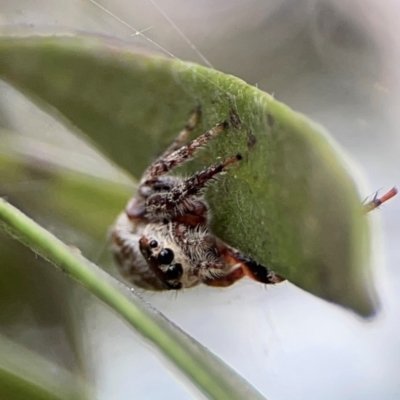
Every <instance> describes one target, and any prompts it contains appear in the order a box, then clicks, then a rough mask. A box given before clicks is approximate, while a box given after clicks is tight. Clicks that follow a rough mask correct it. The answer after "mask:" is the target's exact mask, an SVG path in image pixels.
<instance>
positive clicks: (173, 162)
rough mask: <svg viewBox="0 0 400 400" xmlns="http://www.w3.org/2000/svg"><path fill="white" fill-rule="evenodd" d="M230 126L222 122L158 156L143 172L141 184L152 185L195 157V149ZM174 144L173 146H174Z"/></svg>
mask: <svg viewBox="0 0 400 400" xmlns="http://www.w3.org/2000/svg"><path fill="white" fill-rule="evenodd" d="M227 127H228V122H221V123H219V124H217V125H215V126H214V127H213V128H211V129H210V130H209V131H207V132H205V133H203V134H202V135H201V136H199V137H198V138H196V139H193V140H192V141H191V142H189V143H188V144H187V145H185V146H182V147H180V148H178V149H176V150H174V151H173V152H172V153H169V154H168V155H167V156H166V157H160V158H158V159H157V160H156V161H155V162H154V163H153V164H152V165H150V167H149V168H148V169H147V171H146V172H145V173H144V174H143V177H142V179H141V182H140V185H141V186H151V184H152V183H153V182H154V181H155V180H156V179H157V178H158V177H160V176H161V175H164V174H166V173H167V172H169V171H170V170H171V169H173V168H175V167H176V166H178V165H180V164H182V163H183V162H185V161H187V160H188V159H190V158H191V157H193V155H194V153H195V151H196V150H197V149H198V148H199V147H201V146H203V145H205V144H206V143H207V142H208V141H209V140H210V139H211V138H213V137H214V136H216V135H218V134H219V133H220V132H222V131H223V130H225V129H226V128H227ZM173 146H174V144H173V145H172V146H171V147H173ZM166 152H168V150H167V151H166Z"/></svg>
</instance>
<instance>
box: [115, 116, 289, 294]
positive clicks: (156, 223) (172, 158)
mask: <svg viewBox="0 0 400 400" xmlns="http://www.w3.org/2000/svg"><path fill="white" fill-rule="evenodd" d="M199 117H200V110H199V109H196V110H195V111H194V112H193V113H192V114H191V116H190V118H189V121H188V123H187V124H186V125H185V127H184V129H183V130H182V131H181V132H180V133H179V134H178V136H177V138H176V139H175V141H174V142H173V143H172V144H171V145H170V146H169V147H168V148H167V150H165V151H164V153H163V154H162V155H161V156H160V157H159V158H157V159H156V160H155V161H154V162H153V163H152V164H151V165H150V166H149V167H148V168H147V170H146V171H145V172H144V173H143V176H142V179H141V180H140V185H139V189H138V193H137V195H136V196H135V197H133V198H132V199H131V200H129V202H128V204H127V206H126V209H125V211H124V212H122V213H121V214H120V216H119V217H118V219H117V221H116V223H115V225H114V227H113V229H112V234H111V238H112V251H113V253H114V256H115V260H116V261H117V264H118V266H119V269H120V272H121V274H122V275H123V276H124V277H125V278H126V279H127V280H128V281H130V282H131V283H134V284H135V285H137V286H140V287H143V288H146V289H150V290H168V289H172V290H179V289H182V288H189V287H192V286H196V285H198V284H200V283H204V284H206V285H209V286H217V287H225V286H230V285H232V284H233V283H235V282H236V281H237V280H239V279H241V278H243V277H244V276H248V277H250V278H252V279H254V280H256V281H259V282H262V283H265V284H275V283H278V282H281V281H282V280H284V279H283V278H282V277H280V276H279V275H277V274H275V273H274V272H273V271H271V270H270V269H268V268H266V267H264V266H262V265H260V264H258V263H257V262H256V261H254V260H252V259H251V258H249V257H247V256H245V255H244V254H242V253H241V252H240V251H239V250H236V249H234V248H233V247H231V246H229V245H228V244H226V243H224V242H223V241H222V240H220V239H219V238H217V237H216V236H215V235H214V234H213V233H212V232H211V231H210V228H209V225H210V212H209V206H208V204H207V203H206V201H205V199H204V192H205V190H206V188H207V186H208V185H209V184H210V183H211V182H212V181H213V179H214V178H215V177H216V176H217V175H218V174H220V173H222V172H224V171H225V170H226V169H227V168H230V166H231V165H233V164H236V163H237V162H239V161H240V160H241V159H242V156H241V155H240V154H236V155H235V156H233V157H229V158H227V159H225V160H224V161H222V162H219V163H217V164H214V165H211V166H210V167H208V168H205V169H204V170H202V171H200V172H197V173H195V174H194V175H193V176H191V177H189V178H187V179H183V178H180V177H177V176H170V175H166V174H167V173H168V172H169V171H171V170H172V169H173V168H175V167H177V166H178V165H180V164H182V163H184V162H185V161H187V160H189V159H191V158H192V157H193V156H194V154H195V152H196V151H197V149H198V148H199V147H201V146H204V145H205V144H207V143H208V141H209V140H211V139H212V138H213V137H215V136H217V135H219V134H221V133H222V132H224V131H226V130H227V128H228V127H229V123H228V122H222V123H218V124H216V125H215V126H214V127H213V128H211V129H210V130H209V131H207V132H206V133H204V134H203V135H201V136H199V137H198V138H196V139H194V140H192V141H190V142H189V143H187V144H185V142H186V141H187V138H188V136H189V133H190V132H191V131H193V129H194V128H195V126H196V124H197V122H198V120H199ZM230 124H231V125H232V126H234V127H238V126H239V125H240V119H239V117H238V115H237V114H236V113H235V112H233V111H231V117H230Z"/></svg>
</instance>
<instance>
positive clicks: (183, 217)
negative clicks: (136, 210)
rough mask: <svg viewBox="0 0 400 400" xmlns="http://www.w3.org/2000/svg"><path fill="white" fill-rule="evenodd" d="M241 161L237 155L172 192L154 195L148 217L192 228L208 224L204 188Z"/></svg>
mask: <svg viewBox="0 0 400 400" xmlns="http://www.w3.org/2000/svg"><path fill="white" fill-rule="evenodd" d="M241 159H242V156H241V155H240V154H237V155H236V156H234V157H230V158H228V159H226V160H225V161H223V162H221V163H218V164H215V165H212V166H211V167H208V168H206V169H205V170H203V171H201V172H198V173H197V174H194V175H193V176H191V177H190V178H188V179H186V180H185V181H183V182H181V183H180V184H178V185H176V186H175V187H173V188H172V189H171V190H170V191H165V192H161V193H154V194H153V195H151V196H149V198H148V199H147V200H146V205H145V208H146V215H148V217H149V218H158V219H161V218H173V219H174V220H177V221H179V222H185V223H187V224H188V225H191V226H196V225H199V224H200V225H203V224H204V223H206V220H205V218H206V216H205V215H204V214H205V212H206V205H205V202H204V201H203V200H202V198H201V196H202V194H203V191H204V188H205V187H206V185H207V183H208V182H210V180H211V179H213V178H214V177H215V175H217V174H219V173H221V172H222V171H224V170H225V168H226V167H227V166H229V165H231V164H234V163H236V162H237V161H239V160H241ZM197 217H198V218H197Z"/></svg>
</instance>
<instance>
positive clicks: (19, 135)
mask: <svg viewBox="0 0 400 400" xmlns="http://www.w3.org/2000/svg"><path fill="white" fill-rule="evenodd" d="M399 16H400V3H399V2H398V1H396V0H380V1H379V0H363V1H361V0H347V1H345V0H297V1H296V0H268V1H261V0H246V1H245V0H229V1H228V0H221V1H218V2H215V1H211V0H203V1H194V0H186V1H182V0H175V1H167V0H156V1H154V0H129V1H127V0H113V1H109V0H102V1H101V2H100V0H99V3H95V2H94V1H92V0H69V1H60V0H56V1H55V0H51V1H50V0H35V1H32V0H30V1H27V0H14V1H13V2H10V1H9V0H0V22H1V24H2V26H4V27H9V26H10V25H21V26H24V27H28V28H29V29H30V30H31V32H32V33H35V32H40V31H42V30H43V29H45V30H46V31H52V30H57V31H60V30H62V31H65V30H80V31H84V32H95V33H101V34H105V35H110V36H115V37H118V38H120V39H122V40H124V41H126V42H129V43H132V45H134V46H136V47H138V48H140V49H146V50H147V51H151V52H155V53H158V54H163V55H165V56H171V55H172V56H174V57H176V58H179V59H182V60H190V61H194V62H198V63H201V64H204V65H208V66H210V65H212V66H213V67H214V68H216V69H218V70H221V71H223V72H226V73H230V74H233V75H236V76H238V77H240V78H242V79H243V80H245V81H246V82H248V83H249V84H252V85H256V86H258V87H259V88H260V89H262V90H264V91H266V92H268V93H270V94H273V95H274V97H275V98H276V99H277V100H279V101H282V102H284V103H286V104H287V105H289V106H290V107H291V108H293V109H295V110H297V111H301V112H303V113H305V114H306V115H308V116H309V117H311V118H312V119H314V120H316V121H317V122H319V123H321V124H322V125H324V126H325V127H326V128H327V129H328V130H329V131H330V133H331V134H332V136H333V137H334V138H335V139H336V141H338V142H339V143H340V144H341V146H342V147H343V148H344V149H345V151H346V152H347V153H348V154H349V155H350V157H351V158H352V159H353V160H354V161H355V163H356V164H357V166H358V167H357V168H358V170H359V171H360V174H359V175H357V179H359V183H360V187H361V189H360V190H361V193H360V195H361V197H366V196H368V195H371V194H373V193H374V192H375V191H376V190H378V189H381V188H384V190H387V189H389V188H390V187H391V186H393V185H395V184H399V183H400V170H399V167H398V164H399V161H398V160H399V150H400V145H399V144H400V135H399V133H398V132H399V125H400V113H399V112H398V110H399V105H400V104H399V103H400V95H399V89H400V72H399V71H400V68H399V67H400V26H399V24H398V20H399ZM136 31H143V35H145V36H146V37H143V36H140V35H135V32H136ZM181 32H183V34H184V35H183V36H182V35H181ZM146 38H147V39H146ZM148 39H150V40H151V41H153V42H155V43H156V44H157V45H153V44H152V43H150V41H149V40H148ZM188 42H189V43H188ZM190 43H193V44H194V45H195V49H194V48H193V46H191V45H190ZM44 79H45V77H44ZM0 127H1V132H0V196H3V197H6V198H7V199H9V200H10V201H12V202H13V204H15V205H17V206H18V207H20V208H21V209H23V210H24V211H25V212H27V213H28V214H29V215H30V216H32V217H34V218H35V220H37V221H38V222H39V223H41V224H42V225H44V226H45V227H46V228H48V229H49V230H50V231H52V232H54V233H55V234H56V235H58V236H59V237H60V238H61V239H62V240H64V241H65V242H66V243H69V244H71V245H74V246H76V247H79V249H81V250H82V252H83V254H85V256H87V257H88V258H90V259H91V260H93V261H95V262H97V263H98V264H99V265H101V266H102V267H104V268H106V269H108V270H109V271H110V272H111V273H113V274H114V273H115V270H114V268H113V267H112V262H111V261H110V257H109V256H108V253H107V245H106V244H105V237H106V234H107V227H108V226H110V225H111V224H112V221H113V218H114V216H116V215H117V214H118V212H119V211H120V210H121V209H122V208H123V207H124V203H125V201H126V199H127V198H128V196H129V194H130V193H131V192H132V191H133V190H134V182H133V181H132V180H131V179H130V177H128V176H127V175H125V174H124V172H123V171H120V170H118V169H117V168H116V167H115V166H113V165H111V164H110V163H108V162H107V161H106V160H105V159H103V158H102V157H101V156H100V155H99V154H97V153H96V152H95V151H94V150H93V149H91V148H90V147H89V146H86V145H83V143H82V142H81V140H79V139H77V138H76V137H74V136H72V135H71V134H70V133H69V132H68V131H67V129H66V128H64V127H63V126H62V125H61V124H60V123H59V122H57V121H55V120H54V119H53V118H52V117H50V116H48V115H46V114H45V113H43V112H42V111H40V110H39V109H37V108H36V107H35V106H33V105H32V104H31V103H29V102H28V101H27V100H26V99H24V98H23V96H21V95H20V94H18V93H17V92H15V91H14V90H13V89H12V88H10V87H9V86H7V85H5V84H1V85H0ZM361 173H362V174H363V175H364V178H363V177H362V175H361ZM365 182H368V184H367V185H365ZM105 193H107V196H105V195H104V194H105ZM110 193H113V195H112V196H111V198H110V195H109V194H110ZM113 196H114V197H113ZM94 197H95V198H96V207H93V206H92V204H93V198H94ZM104 210H107V212H103V211H104ZM399 212H400V200H399V199H394V200H392V201H391V202H390V203H388V204H387V205H385V206H383V207H382V209H380V210H378V211H376V212H374V213H373V215H372V216H371V222H372V223H373V224H374V225H373V226H374V231H375V236H374V238H373V239H374V248H375V250H376V251H375V253H376V257H375V258H376V260H375V261H374V263H375V265H374V268H375V275H376V281H377V287H378V291H379V293H380V297H381V300H382V310H381V312H380V313H379V315H378V316H377V317H375V318H374V319H373V320H371V321H363V320H361V319H360V318H358V317H357V316H356V315H355V314H353V313H351V312H349V311H347V310H344V309H341V308H339V307H337V306H334V305H331V304H328V303H326V302H324V301H322V300H319V299H317V298H315V297H313V296H311V295H309V294H307V293H305V292H303V291H301V290H300V289H298V288H296V287H294V286H293V285H291V284H289V283H287V284H285V285H282V286H279V287H273V288H268V289H265V288H264V287H262V286H260V285H255V284H254V283H252V282H246V281H243V282H240V283H239V284H237V285H235V286H233V287H232V288H229V289H228V290H224V291H221V292H220V291H215V290H214V289H210V288H207V287H199V288H195V289H191V290H190V291H186V292H184V293H179V294H178V295H177V296H175V295H171V293H162V294H154V293H147V292H143V293H142V294H143V296H144V297H145V298H146V299H147V300H149V301H150V302H151V303H152V304H153V305H155V306H156V307H157V308H158V309H160V310H161V311H162V312H163V313H164V314H165V315H166V316H167V317H168V318H170V319H171V320H172V321H174V322H175V323H176V324H178V325H179V326H180V327H181V328H182V329H184V330H185V331H186V332H188V333H189V334H190V335H192V336H193V337H194V338H195V339H197V340H198V341H200V342H201V343H202V344H204V345H205V346H207V347H208V348H209V349H210V350H211V351H212V352H214V353H215V354H216V355H218V356H219V357H221V358H222V359H223V360H224V361H225V362H227V363H228V364H229V365H231V366H232V367H233V368H234V369H235V370H237V371H238V372H239V373H240V374H241V375H243V376H244V377H245V378H246V379H247V380H248V381H249V382H250V383H251V384H253V385H254V386H255V387H256V388H257V389H258V390H259V391H260V392H261V393H263V394H264V395H265V396H266V397H267V398H268V399H293V398H300V399H302V398H304V399H308V400H310V399H321V398H324V399H337V398H341V399H361V398H363V399H364V400H366V399H377V398H379V399H384V400H386V399H387V400H389V399H398V398H400V379H399V376H398V371H399V370H400V336H399V333H398V332H399V330H400V306H399V304H400V293H399V290H398V287H400V269H399V266H398V264H399V260H400V252H399V250H398V249H399V247H398V243H399V240H400V229H399V224H400V216H399V215H400V213H399ZM82 215H84V216H85V218H82ZM0 252H1V258H0V268H1V273H0V310H1V311H0V334H1V335H2V337H3V338H4V340H3V343H4V341H5V338H9V339H12V340H13V341H14V342H15V343H18V344H20V345H21V348H22V349H30V350H31V351H34V352H36V353H39V354H40V355H42V356H43V358H44V359H46V360H50V361H51V362H52V363H54V364H55V365H57V366H59V367H61V368H63V369H65V370H66V371H70V372H72V374H73V375H75V376H80V377H82V378H83V379H87V380H89V381H90V382H91V383H92V384H93V386H94V391H95V396H94V397H93V398H97V399H104V400H108V399H115V400H118V399H127V398H135V399H161V398H163V399H165V398H173V399H188V398H192V397H193V396H199V395H198V393H195V392H192V391H191V388H190V387H189V386H187V385H186V383H185V382H184V381H181V380H180V379H181V378H178V379H176V376H175V375H174V374H173V373H174V371H172V372H171V369H170V366H169V365H168V364H167V362H165V361H164V360H163V359H160V357H159V355H158V354H157V353H156V352H154V351H153V350H152V349H151V347H150V346H148V345H147V344H146V343H144V342H143V341H142V340H141V339H140V338H139V337H138V336H136V335H132V332H131V330H130V329H129V328H127V327H126V326H125V325H124V324H123V323H122V322H120V321H119V320H118V319H117V318H116V317H114V316H113V314H112V313H111V312H109V311H108V310H107V309H106V308H105V307H104V306H103V305H102V304H100V303H99V302H98V301H97V300H96V299H93V298H91V297H89V296H88V295H87V294H85V293H84V292H83V290H81V289H80V288H78V287H77V285H75V284H74V283H73V282H71V281H70V280H69V279H68V278H67V277H65V276H64V275H63V274H60V273H59V272H58V271H55V270H54V268H52V267H50V266H49V265H46V263H45V262H43V261H41V260H40V259H39V258H36V257H34V255H33V254H32V253H31V252H30V251H29V250H27V249H25V248H24V247H23V246H22V245H20V244H19V243H16V242H15V241H13V240H12V239H9V238H8V237H6V236H5V235H4V234H0ZM1 341H2V339H0V342H1ZM21 351H22V353H21V354H23V350H21ZM0 352H1V346H0ZM54 379H58V377H55V378H54ZM64 383H65V382H64ZM61 384H63V383H62V382H60V385H61ZM0 385H1V383H0ZM77 398H78V397H77Z"/></svg>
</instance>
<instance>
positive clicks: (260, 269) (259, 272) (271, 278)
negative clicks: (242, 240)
mask: <svg viewBox="0 0 400 400" xmlns="http://www.w3.org/2000/svg"><path fill="white" fill-rule="evenodd" d="M217 248H218V251H219V253H220V256H221V258H222V259H223V260H224V261H225V263H226V264H227V265H230V266H231V269H230V270H229V272H227V273H225V274H223V275H221V276H215V277H208V278H206V279H205V280H204V281H203V282H204V283H205V284H206V285H209V286H214V287H226V286H230V285H232V284H233V283H235V282H236V281H238V280H239V279H242V278H243V277H244V276H248V277H249V278H251V279H254V280H255V281H257V282H261V283H264V284H275V283H279V282H282V281H284V280H285V278H283V277H281V276H280V275H278V274H276V273H275V272H274V271H272V270H270V269H269V268H267V267H264V266H263V265H261V264H259V263H257V262H256V261H254V260H252V259H251V258H250V257H247V256H245V255H244V254H242V253H241V252H240V251H238V250H236V249H234V248H233V247H231V246H228V245H227V244H226V243H224V242H222V240H219V239H217Z"/></svg>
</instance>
